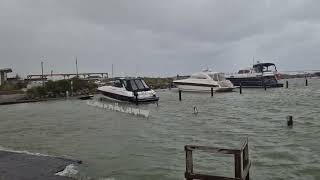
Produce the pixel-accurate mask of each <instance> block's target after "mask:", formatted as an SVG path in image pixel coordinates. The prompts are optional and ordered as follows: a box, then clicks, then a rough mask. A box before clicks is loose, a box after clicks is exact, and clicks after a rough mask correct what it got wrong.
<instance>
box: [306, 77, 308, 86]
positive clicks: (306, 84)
mask: <svg viewBox="0 0 320 180" xmlns="http://www.w3.org/2000/svg"><path fill="white" fill-rule="evenodd" d="M306 86H308V78H307V76H306Z"/></svg>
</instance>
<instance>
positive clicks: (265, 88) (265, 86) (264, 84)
mask: <svg viewBox="0 0 320 180" xmlns="http://www.w3.org/2000/svg"><path fill="white" fill-rule="evenodd" d="M263 86H264V90H265V91H266V90H267V85H266V83H263Z"/></svg>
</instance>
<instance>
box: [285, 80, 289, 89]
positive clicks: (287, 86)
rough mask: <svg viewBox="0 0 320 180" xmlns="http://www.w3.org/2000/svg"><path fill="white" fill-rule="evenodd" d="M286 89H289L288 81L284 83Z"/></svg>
mask: <svg viewBox="0 0 320 180" xmlns="http://www.w3.org/2000/svg"><path fill="white" fill-rule="evenodd" d="M286 88H287V89H288V88H289V81H286Z"/></svg>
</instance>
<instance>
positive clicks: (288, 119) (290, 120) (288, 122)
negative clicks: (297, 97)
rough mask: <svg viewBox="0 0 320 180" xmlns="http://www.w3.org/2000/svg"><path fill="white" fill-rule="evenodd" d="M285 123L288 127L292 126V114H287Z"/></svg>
mask: <svg viewBox="0 0 320 180" xmlns="http://www.w3.org/2000/svg"><path fill="white" fill-rule="evenodd" d="M287 125H288V126H289V127H292V126H293V116H287Z"/></svg>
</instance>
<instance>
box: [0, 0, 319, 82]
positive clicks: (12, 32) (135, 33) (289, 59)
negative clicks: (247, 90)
mask: <svg viewBox="0 0 320 180" xmlns="http://www.w3.org/2000/svg"><path fill="white" fill-rule="evenodd" d="M319 5H320V2H319V1H316V0H314V1H312V0H307V1H303V0H294V1H292V0H287V1H269V0H264V1H263V0H262V1H252V0H251V1H250V0H248V1H232V0H226V1H218V0H197V1H195V0H170V1H158V0H155V1H150V0H135V1H131V0H108V1H76V0H69V1H41V0H37V1H36V0H34V1H22V0H21V1H20V0H15V1H13V0H4V1H1V2H0V39H1V41H0V59H1V60H0V67H2V66H11V67H12V68H13V69H14V70H15V72H17V73H20V74H23V75H25V74H28V73H39V72H40V68H39V64H40V61H41V60H44V61H45V68H46V71H47V72H49V71H50V70H53V71H55V72H74V71H75V68H74V58H75V56H78V58H79V65H80V71H86V72H89V71H103V72H105V71H107V72H110V71H111V64H115V68H116V74H117V75H135V74H136V72H137V71H138V74H139V75H152V76H167V75H175V74H177V73H179V74H190V73H192V72H194V71H199V70H201V69H202V68H205V67H212V68H213V69H215V70H217V71H225V72H230V71H235V70H237V69H238V68H241V67H243V66H244V67H246V66H249V65H250V64H251V63H252V57H253V56H254V57H255V58H256V59H260V60H266V61H275V62H276V63H278V64H279V69H282V70H296V69H314V68H317V67H319V65H320V62H319V60H318V59H317V58H318V56H319V52H318V51H317V47H319V37H320V36H319V32H320V31H319V30H320V23H319V22H320V21H319V20H320V13H319V12H318V9H317V8H318V7H319ZM318 69H320V67H319V68H318Z"/></svg>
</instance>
